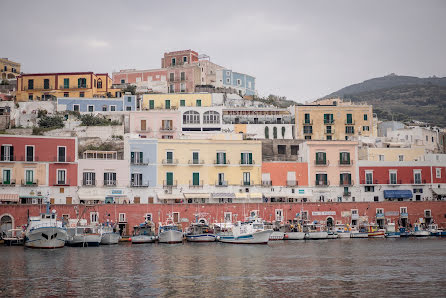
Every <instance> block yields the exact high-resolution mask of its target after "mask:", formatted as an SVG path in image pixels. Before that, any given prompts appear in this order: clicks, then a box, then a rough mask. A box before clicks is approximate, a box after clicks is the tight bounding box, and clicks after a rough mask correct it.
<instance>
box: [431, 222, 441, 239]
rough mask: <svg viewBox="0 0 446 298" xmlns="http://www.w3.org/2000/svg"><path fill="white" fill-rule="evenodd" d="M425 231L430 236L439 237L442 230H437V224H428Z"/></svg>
mask: <svg viewBox="0 0 446 298" xmlns="http://www.w3.org/2000/svg"><path fill="white" fill-rule="evenodd" d="M427 230H428V231H429V234H430V236H441V234H442V232H443V230H441V229H438V225H437V224H434V223H433V224H430V225H429V226H428V227H427Z"/></svg>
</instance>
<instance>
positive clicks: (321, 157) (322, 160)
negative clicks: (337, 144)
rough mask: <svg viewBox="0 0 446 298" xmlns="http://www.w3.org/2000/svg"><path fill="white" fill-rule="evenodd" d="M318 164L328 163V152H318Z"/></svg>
mask: <svg viewBox="0 0 446 298" xmlns="http://www.w3.org/2000/svg"><path fill="white" fill-rule="evenodd" d="M316 164H317V165H326V164H327V153H325V152H316Z"/></svg>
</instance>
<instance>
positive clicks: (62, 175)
mask: <svg viewBox="0 0 446 298" xmlns="http://www.w3.org/2000/svg"><path fill="white" fill-rule="evenodd" d="M66 174H67V171H66V170H57V184H59V185H65V184H66V176H67V175H66Z"/></svg>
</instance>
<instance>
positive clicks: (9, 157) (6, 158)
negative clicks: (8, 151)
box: [0, 155, 14, 162]
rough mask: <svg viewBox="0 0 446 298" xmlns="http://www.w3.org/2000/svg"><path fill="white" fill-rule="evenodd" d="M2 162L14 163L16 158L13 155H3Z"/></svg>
mask: <svg viewBox="0 0 446 298" xmlns="http://www.w3.org/2000/svg"><path fill="white" fill-rule="evenodd" d="M0 161H5V162H9V161H14V156H13V155H2V156H1V157H0Z"/></svg>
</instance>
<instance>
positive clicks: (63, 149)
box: [57, 146, 67, 162]
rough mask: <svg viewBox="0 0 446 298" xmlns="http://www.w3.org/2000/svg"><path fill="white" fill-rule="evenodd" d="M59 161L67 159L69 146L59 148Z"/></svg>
mask: <svg viewBox="0 0 446 298" xmlns="http://www.w3.org/2000/svg"><path fill="white" fill-rule="evenodd" d="M57 161H58V162H66V161H67V147H64V146H60V147H58V148H57Z"/></svg>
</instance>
